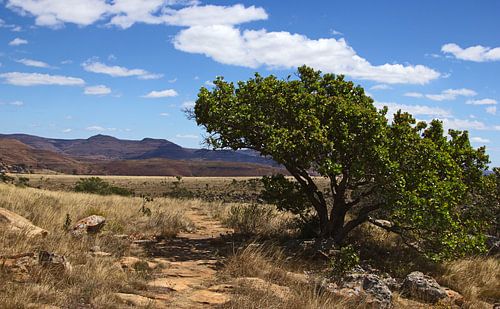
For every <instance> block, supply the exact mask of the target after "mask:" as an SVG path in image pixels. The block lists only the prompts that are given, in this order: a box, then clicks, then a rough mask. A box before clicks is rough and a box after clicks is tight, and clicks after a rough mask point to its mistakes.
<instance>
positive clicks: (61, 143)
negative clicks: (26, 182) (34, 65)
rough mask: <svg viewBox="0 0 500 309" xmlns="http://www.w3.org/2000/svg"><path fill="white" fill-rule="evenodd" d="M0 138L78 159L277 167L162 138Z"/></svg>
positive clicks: (249, 155) (251, 155)
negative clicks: (159, 159)
mask: <svg viewBox="0 0 500 309" xmlns="http://www.w3.org/2000/svg"><path fill="white" fill-rule="evenodd" d="M0 138H9V139H15V140H18V141H20V142H22V143H24V144H26V145H29V146H31V147H33V148H34V149H40V150H49V151H53V152H57V153H60V154H63V155H66V156H71V157H75V158H79V159H82V158H84V159H104V160H142V159H153V158H163V159H171V160H207V161H224V162H244V163H258V164H265V165H273V166H277V164H276V163H275V162H274V161H272V160H270V159H268V158H264V157H261V156H260V155H259V154H258V153H256V152H253V151H229V150H218V151H213V150H208V149H190V148H183V147H181V146H179V145H177V144H175V143H172V142H170V141H168V140H165V139H153V138H144V139H142V140H121V139H118V138H115V137H112V136H107V135H101V134H99V135H95V136H92V137H90V138H88V139H73V140H69V139H52V138H43V137H38V136H33V135H27V134H0Z"/></svg>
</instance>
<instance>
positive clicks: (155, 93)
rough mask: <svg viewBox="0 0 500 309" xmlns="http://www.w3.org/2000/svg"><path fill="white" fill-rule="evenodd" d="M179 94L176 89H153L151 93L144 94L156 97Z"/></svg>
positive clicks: (147, 96) (151, 97) (149, 97)
mask: <svg viewBox="0 0 500 309" xmlns="http://www.w3.org/2000/svg"><path fill="white" fill-rule="evenodd" d="M178 95H179V94H178V93H177V91H175V90H174V89H165V90H160V91H151V92H150V93H148V94H146V95H143V96H142V97H143V98H148V99H156V98H167V97H176V96H178Z"/></svg>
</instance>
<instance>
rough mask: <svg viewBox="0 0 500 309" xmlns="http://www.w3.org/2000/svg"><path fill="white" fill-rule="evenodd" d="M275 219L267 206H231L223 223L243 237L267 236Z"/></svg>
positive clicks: (270, 208) (271, 209)
mask: <svg viewBox="0 0 500 309" xmlns="http://www.w3.org/2000/svg"><path fill="white" fill-rule="evenodd" d="M275 217H276V214H275V213H274V210H273V208H272V207H270V206H269V205H259V204H252V205H233V206H232V207H231V208H230V209H229V213H228V214H227V217H226V218H224V220H223V221H224V222H223V223H224V224H225V225H227V226H229V227H231V228H233V229H234V230H235V231H236V232H238V233H241V234H244V235H257V234H268V232H270V231H269V229H271V228H272V224H271V222H272V221H273V219H274V218H275Z"/></svg>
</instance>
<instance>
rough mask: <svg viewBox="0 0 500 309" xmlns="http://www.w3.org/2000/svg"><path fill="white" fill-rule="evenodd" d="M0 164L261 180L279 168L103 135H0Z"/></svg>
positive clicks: (227, 154) (250, 157)
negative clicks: (59, 136)
mask: <svg viewBox="0 0 500 309" xmlns="http://www.w3.org/2000/svg"><path fill="white" fill-rule="evenodd" d="M0 161H2V162H3V163H5V164H10V165H16V166H26V167H27V168H28V170H52V171H56V172H61V173H71V174H92V175H97V174H105V175H141V176H162V175H165V176H166V175H181V176H257V175H264V174H266V175H267V174H271V173H275V172H279V171H280V170H281V167H280V166H279V165H278V164H276V163H275V162H274V161H272V160H270V159H268V158H264V157H261V156H260V155H258V153H256V152H253V151H250V150H243V151H239V152H238V151H230V150H208V149H192V148H184V147H181V146H180V145H177V144H175V143H173V142H171V141H168V140H166V139H153V138H143V139H142V140H123V139H118V138H116V137H113V136H109V135H102V134H99V135H94V136H91V137H89V138H87V139H57V138H45V137H40V136H35V135H29V134H0Z"/></svg>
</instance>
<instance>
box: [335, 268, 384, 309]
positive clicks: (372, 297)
mask: <svg viewBox="0 0 500 309" xmlns="http://www.w3.org/2000/svg"><path fill="white" fill-rule="evenodd" d="M337 290H338V291H337V292H340V294H339V293H336V294H337V295H339V296H342V295H352V296H364V297H365V298H366V302H367V304H370V307H371V308H378V309H389V308H392V307H393V305H392V292H391V290H390V289H389V287H388V286H387V284H386V283H385V282H384V280H382V279H381V278H380V277H379V276H377V275H375V274H369V273H353V274H349V275H347V276H346V277H345V278H344V279H343V280H342V281H341V282H340V284H339V285H338V288H337ZM352 296H351V297H352Z"/></svg>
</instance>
